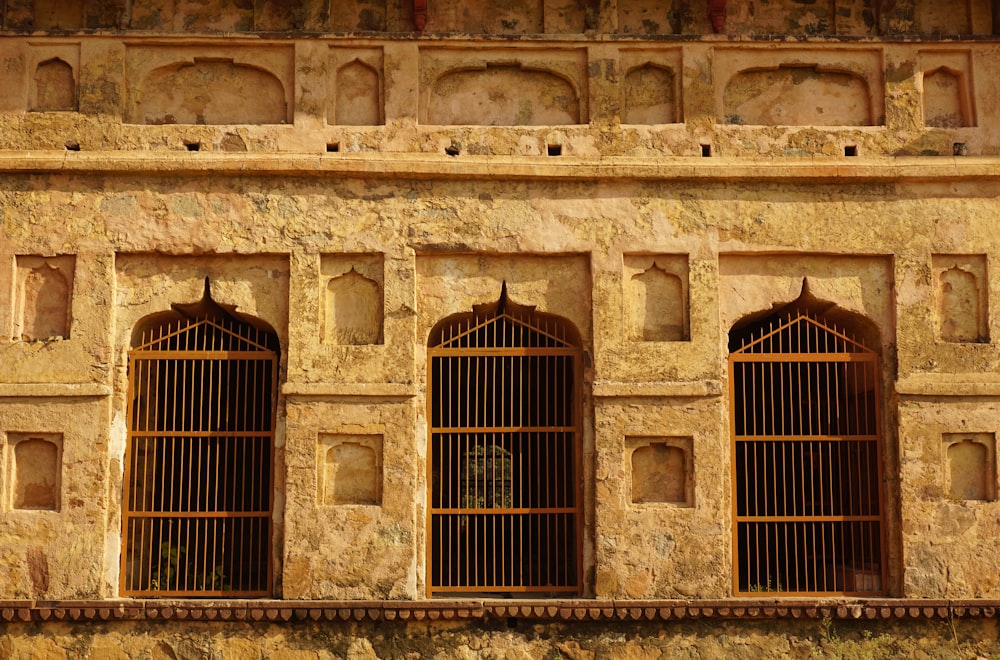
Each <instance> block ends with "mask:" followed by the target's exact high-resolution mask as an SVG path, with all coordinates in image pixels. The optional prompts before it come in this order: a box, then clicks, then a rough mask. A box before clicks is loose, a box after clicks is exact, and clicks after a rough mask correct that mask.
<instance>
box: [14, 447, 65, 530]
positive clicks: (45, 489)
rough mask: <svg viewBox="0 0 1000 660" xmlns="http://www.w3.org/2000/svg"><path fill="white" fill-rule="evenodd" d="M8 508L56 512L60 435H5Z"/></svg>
mask: <svg viewBox="0 0 1000 660" xmlns="http://www.w3.org/2000/svg"><path fill="white" fill-rule="evenodd" d="M7 443H8V446H9V447H10V455H11V460H10V461H9V462H10V475H11V479H10V481H11V485H12V488H11V508H13V509H21V510H28V511H58V510H59V490H60V486H61V482H62V434H59V433H9V434H7Z"/></svg>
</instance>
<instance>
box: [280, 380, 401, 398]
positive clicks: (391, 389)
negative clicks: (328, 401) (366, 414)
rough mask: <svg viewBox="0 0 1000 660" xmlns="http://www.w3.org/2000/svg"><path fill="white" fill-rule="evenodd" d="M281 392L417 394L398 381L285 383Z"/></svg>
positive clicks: (295, 395)
mask: <svg viewBox="0 0 1000 660" xmlns="http://www.w3.org/2000/svg"><path fill="white" fill-rule="evenodd" d="M281 392H282V394H284V395H285V396H286V397H289V398H295V399H325V398H343V397H375V398H397V399H405V398H409V397H413V396H416V395H417V392H416V389H415V388H414V387H413V386H412V385H403V384H399V383H285V384H284V385H283V386H282V388H281Z"/></svg>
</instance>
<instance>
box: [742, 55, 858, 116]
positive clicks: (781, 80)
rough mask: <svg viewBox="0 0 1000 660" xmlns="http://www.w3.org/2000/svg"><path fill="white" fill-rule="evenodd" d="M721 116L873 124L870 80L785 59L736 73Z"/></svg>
mask: <svg viewBox="0 0 1000 660" xmlns="http://www.w3.org/2000/svg"><path fill="white" fill-rule="evenodd" d="M723 120H724V122H725V123H728V124H750V125H760V126H871V125H872V124H874V122H875V120H874V117H873V112H872V101H871V96H870V90H869V88H868V82H867V81H866V80H865V79H864V78H863V77H862V76H860V75H858V74H856V73H853V72H850V71H841V70H833V69H828V68H825V67H821V66H818V65H798V64H796V65H789V64H782V65H779V66H778V67H775V68H762V69H748V70H745V71H741V72H739V73H737V74H736V75H734V76H733V77H732V78H731V79H730V80H729V83H728V84H727V85H726V89H725V92H724V94H723Z"/></svg>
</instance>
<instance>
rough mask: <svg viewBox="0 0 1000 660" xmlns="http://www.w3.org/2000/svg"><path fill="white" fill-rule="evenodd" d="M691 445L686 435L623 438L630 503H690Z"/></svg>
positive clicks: (691, 492)
mask: <svg viewBox="0 0 1000 660" xmlns="http://www.w3.org/2000/svg"><path fill="white" fill-rule="evenodd" d="M691 445H692V439H691V438H688V437H645V436H641V437H629V438H626V441H625V456H626V459H627V465H628V471H629V474H630V475H631V480H630V481H631V491H632V503H633V504H649V503H655V504H676V505H681V506H693V505H694V479H693V461H692V455H691Z"/></svg>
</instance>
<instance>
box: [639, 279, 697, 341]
mask: <svg viewBox="0 0 1000 660" xmlns="http://www.w3.org/2000/svg"><path fill="white" fill-rule="evenodd" d="M627 294H628V295H627V300H626V310H627V313H628V318H629V332H630V335H631V337H632V339H634V340H638V341H685V340H687V339H688V309H687V308H688V305H687V296H686V295H685V294H686V292H685V282H684V281H682V279H681V277H680V276H679V275H677V274H676V273H674V272H671V271H668V270H666V269H664V268H663V267H661V266H660V265H659V264H658V263H656V262H655V261H654V262H653V264H652V265H651V266H649V268H647V269H646V270H644V271H642V272H640V273H637V274H635V275H633V276H632V277H631V278H630V279H629V281H628V284H627Z"/></svg>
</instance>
